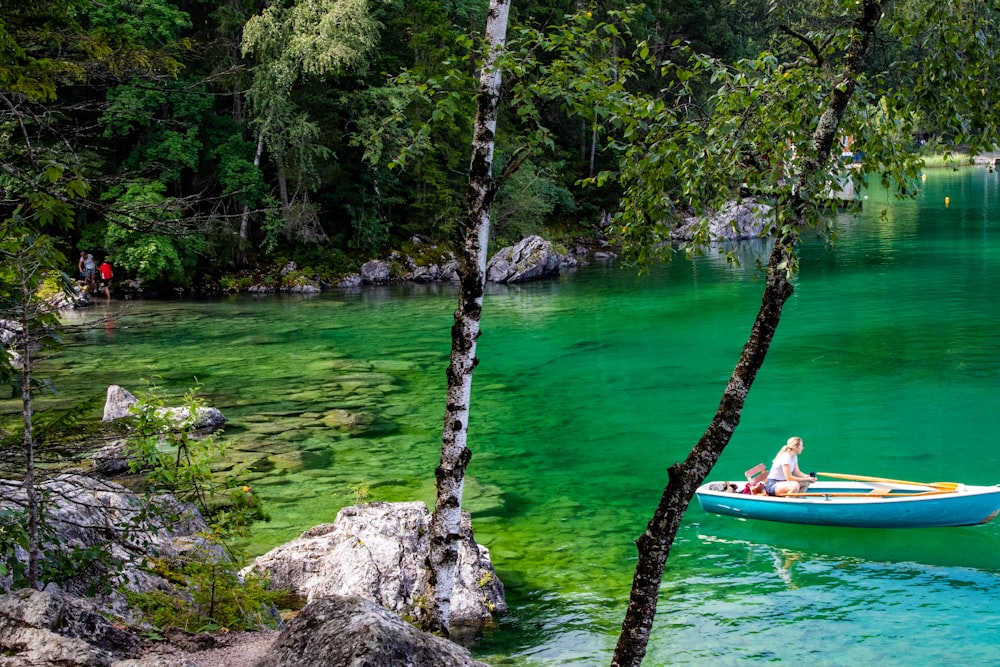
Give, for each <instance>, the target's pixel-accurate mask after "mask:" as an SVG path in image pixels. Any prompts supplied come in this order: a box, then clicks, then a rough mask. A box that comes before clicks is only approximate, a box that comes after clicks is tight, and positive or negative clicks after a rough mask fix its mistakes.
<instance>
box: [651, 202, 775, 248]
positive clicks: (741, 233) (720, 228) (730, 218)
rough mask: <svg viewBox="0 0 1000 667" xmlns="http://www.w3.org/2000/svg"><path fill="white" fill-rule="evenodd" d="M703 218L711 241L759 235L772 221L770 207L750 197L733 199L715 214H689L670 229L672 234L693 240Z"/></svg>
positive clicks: (675, 237) (677, 239)
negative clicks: (695, 215) (697, 215)
mask: <svg viewBox="0 0 1000 667" xmlns="http://www.w3.org/2000/svg"><path fill="white" fill-rule="evenodd" d="M703 222H704V223H707V224H708V237H709V241H711V242H717V241H739V240H746V239H755V238H760V237H761V236H762V235H763V234H764V233H765V231H766V230H767V226H768V225H769V224H770V223H771V222H772V216H771V207H770V206H768V205H766V204H759V203H757V202H755V201H754V200H753V199H750V198H747V199H744V200H743V201H731V202H729V203H728V204H726V205H725V206H724V207H723V208H722V210H720V211H719V212H717V213H715V214H714V215H711V216H708V217H703V218H695V217H689V218H686V219H685V220H684V221H683V222H682V223H681V225H680V226H679V227H678V228H677V229H676V230H674V231H673V232H671V234H670V238H671V239H673V240H675V241H691V240H693V239H694V237H695V235H696V233H697V232H698V230H699V228H700V227H701V225H702V223H703Z"/></svg>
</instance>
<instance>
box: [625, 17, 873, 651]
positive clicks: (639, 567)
mask: <svg viewBox="0 0 1000 667" xmlns="http://www.w3.org/2000/svg"><path fill="white" fill-rule="evenodd" d="M885 2H886V0H863V2H862V4H861V6H860V14H859V15H858V17H857V18H856V19H855V20H854V24H853V39H852V40H851V43H850V45H849V47H848V49H847V51H846V52H845V54H844V59H843V62H842V67H841V76H840V79H839V80H838V81H836V82H835V84H834V86H833V89H832V91H831V93H830V96H829V98H828V101H827V105H826V108H825V109H824V110H823V113H822V114H821V115H820V118H819V121H818V122H817V126H816V129H815V130H814V132H813V148H814V149H815V151H816V152H815V158H812V159H810V160H808V161H805V162H804V164H803V168H802V173H801V174H799V178H798V187H797V188H796V192H795V193H794V195H793V201H792V203H791V204H792V207H793V211H794V215H795V220H796V221H797V222H798V223H799V224H801V223H802V222H803V214H804V211H805V204H806V200H805V198H806V197H808V195H809V193H808V192H803V189H804V188H805V187H806V186H807V184H808V182H809V178H810V176H812V175H814V174H816V173H818V172H819V171H820V170H821V169H823V168H825V165H826V164H827V162H828V161H829V159H830V152H831V149H832V147H833V145H834V143H835V141H836V139H837V134H838V132H839V129H840V123H841V121H842V119H843V115H844V111H845V110H846V109H847V105H848V103H849V102H850V100H851V96H852V95H853V94H854V91H855V89H856V87H857V81H858V78H859V77H860V76H861V74H862V71H863V69H864V66H865V62H866V59H867V56H868V53H869V48H870V45H871V42H872V37H873V35H874V33H875V28H876V26H877V25H878V22H879V20H880V19H881V16H882V9H883V5H884V4H885ZM797 238H798V231H797V229H794V228H793V229H792V230H791V231H789V232H788V233H787V234H785V235H784V236H782V237H781V238H779V239H778V240H777V242H776V243H775V245H774V248H773V249H772V250H771V256H770V259H769V260H768V271H767V284H766V285H765V287H764V294H763V297H762V299H761V306H760V310H759V311H758V313H757V319H756V320H755V321H754V325H753V329H751V331H750V337H749V339H748V340H747V342H746V345H745V346H744V347H743V352H742V353H741V354H740V358H739V361H738V362H737V364H736V368H735V369H734V370H733V373H732V375H731V376H730V379H729V383H728V384H727V385H726V389H725V391H724V392H723V394H722V400H721V401H720V402H719V408H718V410H717V411H716V413H715V417H713V419H712V422H711V423H710V424H709V426H708V429H707V430H706V431H705V433H704V435H702V437H701V439H700V440H699V441H698V443H697V444H696V445H695V446H694V448H692V450H691V452H690V453H689V454H688V456H687V458H686V459H685V460H684V462H683V463H680V464H674V465H673V466H671V467H670V469H669V471H668V481H667V486H666V488H665V489H664V491H663V496H662V497H661V498H660V503H659V505H658V506H657V508H656V511H655V512H654V514H653V518H652V519H651V520H650V522H649V524H648V526H647V528H646V532H645V533H643V535H642V536H640V537H639V539H638V540H637V541H636V545H637V547H638V551H639V561H638V563H637V564H636V568H635V576H634V578H633V581H632V592H631V595H630V597H629V604H628V609H627V610H626V613H625V620H624V621H623V623H622V631H621V635H620V636H619V637H618V645H617V646H616V647H615V653H614V656H613V657H612V661H611V665H612V667H624V666H626V665H628V666H630V667H638V665H640V664H641V663H642V660H643V658H644V657H645V655H646V647H647V645H648V644H649V634H650V631H651V630H652V627H653V618H654V617H655V615H656V603H657V597H658V594H659V590H660V585H661V583H662V581H663V569H664V567H665V565H666V561H667V556H668V555H669V553H670V548H671V546H672V545H673V542H674V538H675V537H676V536H677V530H678V529H679V528H680V523H681V519H682V517H683V516H684V512H685V511H686V510H687V508H688V505H689V504H690V502H691V498H692V496H693V495H694V492H695V490H696V489H697V488H698V486H699V485H701V484H702V483H703V482H704V481H705V478H706V477H707V476H708V474H709V472H711V470H712V467H713V466H714V465H715V462H716V461H718V460H719V456H721V454H722V451H723V449H725V447H726V445H727V444H729V440H730V438H731V437H732V435H733V432H734V431H735V430H736V427H737V426H738V425H739V422H740V417H741V414H742V412H743V405H744V403H745V402H746V397H747V395H748V393H749V391H750V387H751V385H752V384H753V381H754V379H755V378H756V376H757V372H758V371H759V370H760V368H761V366H762V365H763V363H764V357H765V356H766V355H767V351H768V349H769V348H770V346H771V340H772V339H773V337H774V333H775V331H776V330H777V327H778V323H779V322H780V320H781V311H782V309H783V308H784V305H785V301H787V299H788V297H789V296H791V294H792V285H791V283H790V282H789V281H788V272H789V267H790V266H792V261H793V259H794V247H795V242H796V240H797Z"/></svg>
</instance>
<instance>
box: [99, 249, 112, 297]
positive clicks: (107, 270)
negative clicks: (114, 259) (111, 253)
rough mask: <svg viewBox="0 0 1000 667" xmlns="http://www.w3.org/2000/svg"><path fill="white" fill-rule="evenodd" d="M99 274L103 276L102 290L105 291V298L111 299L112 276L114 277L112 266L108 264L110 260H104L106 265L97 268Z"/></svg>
mask: <svg viewBox="0 0 1000 667" xmlns="http://www.w3.org/2000/svg"><path fill="white" fill-rule="evenodd" d="M97 272H98V273H99V274H100V275H101V284H100V288H101V289H102V290H104V296H106V297H108V298H109V299H110V298H111V276H112V275H114V274H113V272H112V271H111V264H110V263H109V262H108V258H107V257H105V258H104V263H103V264H101V265H100V266H99V267H97Z"/></svg>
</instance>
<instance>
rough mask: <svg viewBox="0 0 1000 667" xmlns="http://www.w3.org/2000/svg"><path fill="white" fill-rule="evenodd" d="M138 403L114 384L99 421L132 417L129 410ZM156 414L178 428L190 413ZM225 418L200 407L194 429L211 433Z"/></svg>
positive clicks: (166, 411)
mask: <svg viewBox="0 0 1000 667" xmlns="http://www.w3.org/2000/svg"><path fill="white" fill-rule="evenodd" d="M138 402H139V399H137V398H136V397H135V396H134V395H132V393H131V392H130V391H129V390H127V389H125V388H124V387H119V386H118V385H116V384H112V385H109V386H108V393H107V398H106V399H105V402H104V417H103V418H102V419H101V421H105V422H112V421H117V420H119V419H124V418H126V417H131V416H133V415H132V413H131V412H130V408H131V407H132V406H133V405H135V404H136V403H138ZM156 414H158V415H163V416H166V417H167V418H168V419H170V421H171V422H173V423H174V424H175V425H176V426H178V427H180V426H181V425H183V424H184V423H185V422H187V421H188V420H189V419H190V418H191V411H190V410H189V409H188V408H186V407H179V408H158V409H157V410H156ZM225 423H226V417H225V415H223V414H222V412H221V411H219V410H218V409H217V408H207V407H200V408H198V411H197V419H196V420H195V423H194V429H195V430H197V431H203V432H206V433H211V432H213V431H217V430H219V429H220V428H222V427H223V426H224V425H225Z"/></svg>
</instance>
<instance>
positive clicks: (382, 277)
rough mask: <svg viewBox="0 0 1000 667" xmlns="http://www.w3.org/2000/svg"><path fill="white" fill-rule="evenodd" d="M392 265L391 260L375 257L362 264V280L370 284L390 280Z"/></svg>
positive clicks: (379, 283)
mask: <svg viewBox="0 0 1000 667" xmlns="http://www.w3.org/2000/svg"><path fill="white" fill-rule="evenodd" d="M391 274H392V267H391V266H390V265H389V262H386V261H383V260H381V259H373V260H371V261H368V262H365V263H364V264H362V265H361V282H362V283H365V284H369V285H382V284H384V283H386V282H388V281H389V276H390V275H391Z"/></svg>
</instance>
